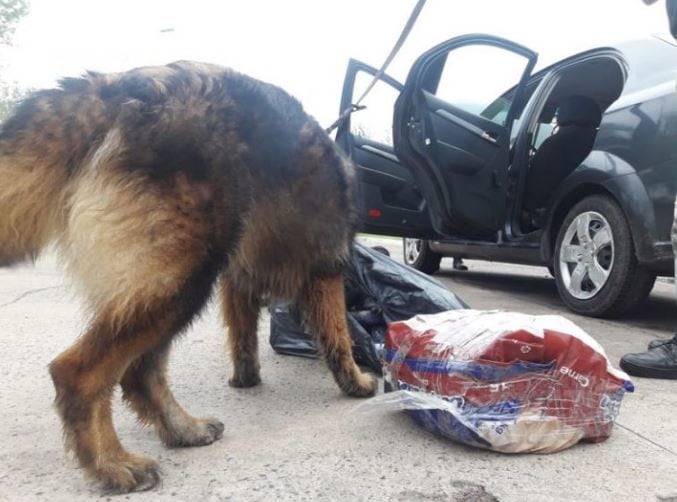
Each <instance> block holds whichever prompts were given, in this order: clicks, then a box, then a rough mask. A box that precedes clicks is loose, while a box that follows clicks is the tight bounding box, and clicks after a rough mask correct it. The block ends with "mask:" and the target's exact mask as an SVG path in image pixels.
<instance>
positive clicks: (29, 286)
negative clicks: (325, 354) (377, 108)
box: [0, 240, 677, 502]
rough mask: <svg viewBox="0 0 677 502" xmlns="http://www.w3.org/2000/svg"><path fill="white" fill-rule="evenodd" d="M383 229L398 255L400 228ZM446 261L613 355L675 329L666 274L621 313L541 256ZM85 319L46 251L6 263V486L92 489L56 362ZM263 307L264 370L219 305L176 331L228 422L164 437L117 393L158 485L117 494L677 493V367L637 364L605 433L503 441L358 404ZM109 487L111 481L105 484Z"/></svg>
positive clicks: (463, 284)
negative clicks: (577, 328)
mask: <svg viewBox="0 0 677 502" xmlns="http://www.w3.org/2000/svg"><path fill="white" fill-rule="evenodd" d="M377 242H378V243H379V244H385V245H386V247H388V248H390V249H391V252H392V253H393V256H395V257H399V256H400V255H401V252H400V249H399V241H396V240H379V241H369V243H370V244H375V243H377ZM468 265H469V266H470V269H471V270H470V272H465V273H464V272H455V271H453V270H452V269H451V263H450V262H449V263H446V261H445V262H443V270H442V272H441V273H440V274H439V275H438V278H439V279H441V280H442V281H443V282H444V283H445V284H447V285H448V286H449V287H450V288H452V289H453V290H454V291H456V292H457V293H458V294H459V295H460V296H461V297H462V298H463V299H465V301H466V302H468V303H469V304H470V305H471V306H473V307H475V308H479V309H483V308H503V309H510V310H519V311H523V312H530V313H536V314H552V313H561V314H564V315H567V316H568V317H570V318H571V319H572V320H573V321H574V322H577V323H578V324H580V325H581V326H582V327H583V328H584V329H586V330H587V331H588V332H589V333H590V334H591V335H592V336H594V337H595V338H596V339H597V340H599V341H600V343H601V344H602V345H603V346H604V347H605V348H606V350H607V352H608V354H609V355H610V357H611V358H612V360H614V361H616V362H617V360H618V358H619V357H620V356H621V355H622V354H623V353H625V352H628V351H639V350H642V349H643V348H644V347H645V346H646V343H647V342H648V341H649V340H651V339H652V338H655V337H665V336H667V335H668V334H669V333H670V332H671V331H672V330H675V329H677V307H676V306H675V305H674V302H673V299H672V286H669V285H667V284H664V283H663V284H658V285H657V286H656V289H655V291H654V293H653V295H652V298H651V300H650V302H649V303H648V304H647V306H646V307H645V308H644V309H643V310H642V311H641V312H640V313H639V314H636V315H634V316H632V317H630V318H628V319H624V320H620V321H601V320H594V319H587V318H582V317H578V316H574V315H570V314H569V313H568V312H567V311H566V310H565V309H564V308H563V306H562V305H561V303H560V301H559V299H558V298H557V293H556V290H555V285H554V282H553V281H552V279H550V278H549V277H548V276H547V272H546V271H545V270H541V269H536V268H529V267H521V266H512V265H502V264H491V263H486V262H473V261H469V262H468ZM81 329H82V314H81V310H80V303H79V302H78V299H77V297H75V295H74V293H73V291H72V289H71V288H70V286H69V285H68V283H67V282H66V279H65V277H64V275H63V274H62V273H61V272H60V270H59V268H58V267H57V266H56V263H55V260H54V259H53V257H51V256H48V257H46V258H45V259H42V260H41V261H39V262H38V263H37V265H36V266H35V267H32V266H22V267H17V268H13V269H0V343H1V345H0V346H1V347H2V350H0V374H1V381H2V391H1V392H0V431H2V440H1V442H0V500H21V501H23V500H50V501H61V500H63V501H79V500H90V499H91V498H93V497H95V498H98V497H99V492H98V491H97V490H96V489H95V488H94V487H92V486H91V485H89V484H88V483H87V482H86V481H85V480H84V479H83V477H82V475H81V471H80V469H78V467H77V465H76V464H75V463H74V462H73V461H72V460H70V459H69V458H68V457H67V456H66V455H65V453H64V452H63V449H62V446H61V437H60V426H59V422H58V419H57V417H56V414H55V413H54V411H53V409H52V399H53V396H54V392H53V388H52V385H51V382H50V380H49V376H48V374H47V364H48V363H49V361H50V360H51V359H52V358H53V357H54V356H56V354H58V353H59V352H60V351H61V350H63V349H64V348H66V347H67V346H68V345H69V344H70V343H72V341H73V339H74V338H75V336H76V334H77V333H79V331H80V330H81ZM267 335H268V317H267V314H265V313H262V317H261V326H260V332H259V336H260V341H261V347H262V349H261V352H262V366H263V379H264V383H263V385H262V386H260V387H258V388H254V389H250V390H235V389H231V388H230V387H228V385H227V377H228V375H229V366H230V365H229V362H228V361H227V358H226V355H225V352H224V350H223V338H224V333H223V329H222V328H221V327H220V323H219V318H218V315H217V311H216V309H215V308H213V306H210V308H209V309H208V311H206V312H205V313H204V315H203V317H202V319H201V320H200V321H199V322H197V323H196V324H195V325H194V326H193V328H192V329H191V330H190V331H189V332H188V333H187V334H186V335H185V336H184V337H183V338H182V339H181V340H180V341H179V342H178V343H177V344H176V350H175V351H174V353H173V356H172V361H171V366H170V376H171V380H172V382H173V388H174V390H175V393H176V395H177V397H178V398H179V400H180V401H181V402H182V403H183V404H184V405H185V406H186V407H187V408H188V409H189V410H191V411H192V412H193V413H195V414H202V415H215V416H218V417H219V418H221V419H222V420H223V421H224V422H225V424H226V432H225V435H224V438H223V439H222V440H221V441H219V442H217V443H215V444H213V445H211V446H207V447H203V448H191V449H175V450H168V449H166V448H164V447H163V446H162V445H161V444H160V443H159V441H158V440H157V439H156V438H155V437H154V436H153V433H152V431H151V430H150V429H148V428H142V427H140V426H139V425H138V424H137V423H136V421H135V418H134V417H133V415H132V414H131V413H129V412H128V410H127V409H126V408H125V407H124V406H123V405H122V403H121V402H120V400H119V399H117V400H116V403H115V422H116V427H117V430H118V433H119V435H120V437H121V439H122V441H123V443H124V444H125V445H126V446H127V447H128V448H129V449H130V450H132V451H134V452H137V453H142V454H145V455H148V456H151V457H154V458H156V459H157V460H158V461H159V462H160V464H161V466H162V469H163V472H164V481H163V484H162V486H160V487H159V488H158V489H156V490H155V491H153V492H148V493H141V494H132V495H128V496H120V497H111V500H127V499H129V500H138V501H142V500H191V501H197V500H207V501H221V500H261V501H263V500H265V501H268V500H276V499H277V500H339V499H347V500H374V501H378V500H402V501H409V500H414V501H416V500H421V501H425V500H432V501H437V500H440V501H448V500H452V501H453V500H457V501H478V502H488V501H495V500H500V501H543V500H571V501H581V500H585V501H608V500H612V501H621V500H628V501H630V500H632V501H635V500H671V499H672V500H677V455H676V454H675V452H677V417H676V414H677V382H669V381H652V380H645V379H637V380H636V381H635V383H636V386H637V392H636V393H635V394H634V395H628V396H627V397H626V398H625V400H624V402H623V406H622V409H621V415H620V418H619V425H621V426H622V427H617V428H616V430H615V431H614V434H613V435H612V437H611V438H610V439H609V440H608V441H606V442H605V443H601V444H594V445H590V444H582V445H578V446H576V447H574V448H571V449H569V450H567V451H564V452H561V453H558V454H554V455H517V456H508V455H499V454H495V453H491V452H486V451H481V450H477V449H471V448H466V447H463V446H459V445H456V444H454V443H451V442H449V441H445V440H441V439H439V438H437V437H434V436H432V435H431V434H429V433H427V432H425V431H424V430H421V429H419V428H418V427H417V426H415V425H414V424H413V422H412V421H411V420H410V419H409V418H408V417H407V416H406V415H404V414H402V413H393V412H385V411H384V412H381V411H377V412H374V413H372V414H363V413H359V412H357V411H355V407H356V405H358V404H359V403H360V401H356V400H354V399H350V398H346V397H343V396H342V395H341V394H340V393H339V391H338V388H337V387H336V386H335V384H334V382H333V380H332V378H331V376H330V375H329V373H328V371H327V369H326V368H325V366H324V365H323V364H322V363H321V362H319V361H315V360H308V359H300V358H292V357H284V356H278V355H275V354H274V353H273V351H272V349H270V346H269V345H268V343H267ZM103 498H104V499H106V498H108V497H103Z"/></svg>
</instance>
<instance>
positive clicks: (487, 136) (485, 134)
mask: <svg viewBox="0 0 677 502" xmlns="http://www.w3.org/2000/svg"><path fill="white" fill-rule="evenodd" d="M482 139H485V140H487V141H488V142H489V143H493V144H494V145H495V144H496V143H497V142H498V135H497V134H494V133H491V132H489V131H484V132H483V133H482Z"/></svg>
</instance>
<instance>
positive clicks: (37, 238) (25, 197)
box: [0, 150, 65, 266]
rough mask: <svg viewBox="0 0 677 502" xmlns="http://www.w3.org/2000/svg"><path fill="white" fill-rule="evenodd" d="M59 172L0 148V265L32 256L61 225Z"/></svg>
mask: <svg viewBox="0 0 677 502" xmlns="http://www.w3.org/2000/svg"><path fill="white" fill-rule="evenodd" d="M64 185H65V182H64V180H63V176H59V173H58V171H57V170H55V169H49V168H47V166H46V165H45V163H44V162H40V161H39V159H36V158H26V157H22V156H17V155H11V154H9V155H8V154H4V153H3V152H2V151H1V150H0V266H6V265H12V264H13V263H17V262H21V261H24V260H29V259H30V260H33V259H35V258H36V257H37V256H38V254H39V252H40V251H41V250H42V249H43V248H44V247H45V246H47V245H48V244H49V243H50V242H51V241H52V240H54V239H55V238H56V236H57V235H58V234H59V231H60V230H62V228H63V219H64V217H63V206H62V201H63V198H64Z"/></svg>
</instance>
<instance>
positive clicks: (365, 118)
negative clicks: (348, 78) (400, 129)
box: [350, 71, 399, 146]
mask: <svg viewBox="0 0 677 502" xmlns="http://www.w3.org/2000/svg"><path fill="white" fill-rule="evenodd" d="M372 79H373V76H372V75H370V74H369V73H366V72H363V71H360V72H358V73H357V74H356V75H355V87H354V91H353V99H357V98H358V97H359V96H361V95H362V93H363V92H364V90H365V89H366V88H367V86H368V85H369V84H370V83H371V81H372ZM398 96H399V91H398V90H397V89H395V88H394V87H392V86H391V85H390V84H387V83H386V82H384V81H382V80H379V81H378V82H376V85H374V87H373V89H372V90H371V91H370V92H369V95H368V96H367V97H366V98H365V100H364V101H363V102H362V104H363V105H364V106H366V108H365V109H364V110H360V111H357V112H354V113H353V114H352V115H351V117H350V132H351V133H352V134H353V135H355V136H361V137H365V138H368V139H370V140H372V141H377V142H379V143H382V144H384V145H388V146H393V112H394V109H395V101H396V100H397V97H398Z"/></svg>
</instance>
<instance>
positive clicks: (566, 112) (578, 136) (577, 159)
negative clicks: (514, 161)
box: [523, 96, 602, 211]
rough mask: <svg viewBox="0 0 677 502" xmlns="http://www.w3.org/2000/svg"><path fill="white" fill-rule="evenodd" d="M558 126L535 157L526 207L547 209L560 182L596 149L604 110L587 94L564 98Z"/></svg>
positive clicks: (527, 187) (529, 209)
mask: <svg viewBox="0 0 677 502" xmlns="http://www.w3.org/2000/svg"><path fill="white" fill-rule="evenodd" d="M556 119H557V125H558V127H557V129H555V133H554V134H553V135H552V136H550V137H549V138H547V139H546V140H545V141H544V142H543V144H542V145H541V146H540V148H539V149H538V151H537V152H536V153H535V155H534V156H533V158H532V160H531V163H530V168H529V173H528V175H527V181H526V189H525V192H524V204H523V206H524V208H525V209H526V210H528V211H536V210H538V209H542V208H545V207H546V206H547V204H548V202H549V200H550V198H551V197H552V195H553V193H554V192H555V190H556V189H557V187H558V186H559V184H560V183H561V182H562V181H563V180H564V178H566V177H567V176H569V174H571V173H572V172H573V171H574V170H575V169H576V168H577V167H578V166H579V165H580V164H581V162H583V160H584V159H585V157H587V156H588V154H589V153H590V152H591V151H592V146H593V144H594V143H595V137H596V136H597V128H598V127H599V124H600V122H601V121H602V112H601V110H600V108H599V106H598V105H597V103H595V102H594V101H593V100H592V99H590V98H588V97H585V96H569V97H567V98H564V99H563V100H562V101H561V102H560V104H559V108H558V109H557V116H556Z"/></svg>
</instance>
